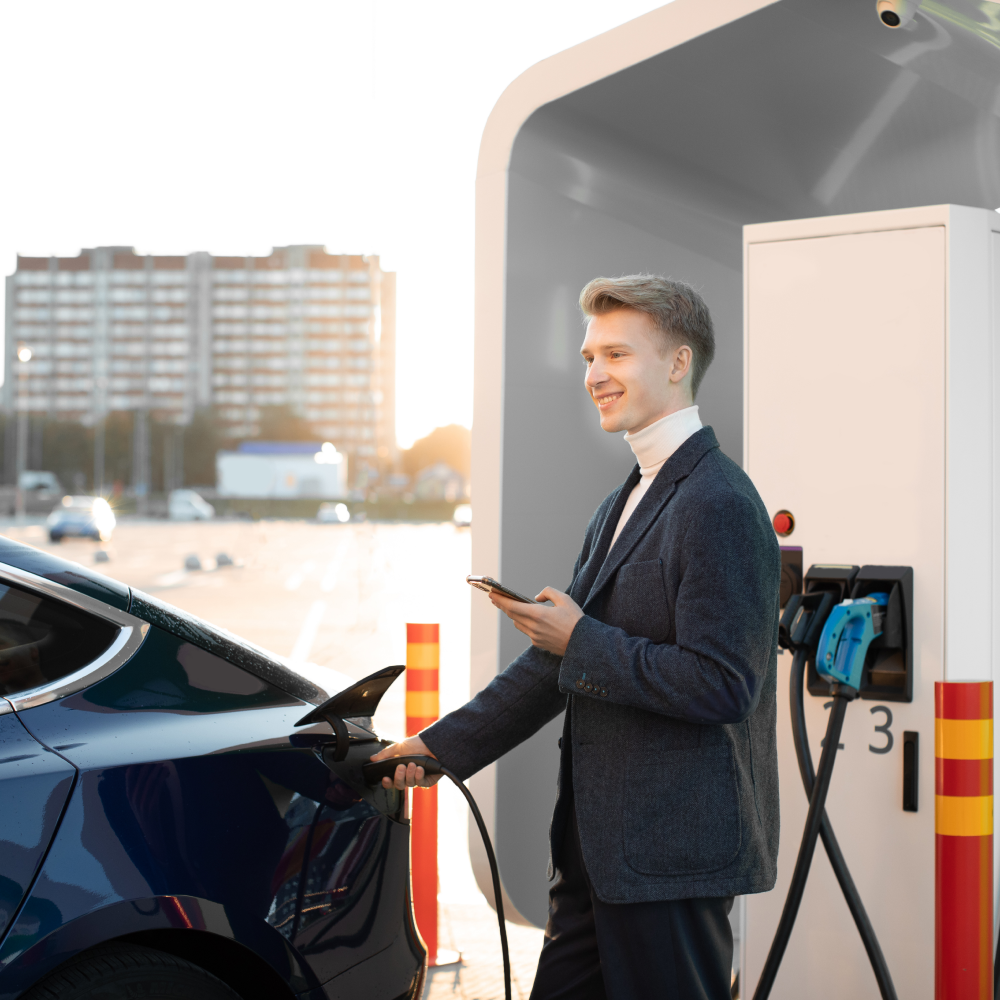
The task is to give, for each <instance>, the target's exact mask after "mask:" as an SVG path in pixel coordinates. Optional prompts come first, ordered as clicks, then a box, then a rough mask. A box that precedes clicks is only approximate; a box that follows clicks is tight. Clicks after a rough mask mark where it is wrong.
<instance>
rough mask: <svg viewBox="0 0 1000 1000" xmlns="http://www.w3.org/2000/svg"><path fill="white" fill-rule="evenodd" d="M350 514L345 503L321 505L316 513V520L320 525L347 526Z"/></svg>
mask: <svg viewBox="0 0 1000 1000" xmlns="http://www.w3.org/2000/svg"><path fill="white" fill-rule="evenodd" d="M350 519H351V512H350V510H349V509H348V507H347V504H346V503H330V502H329V501H328V502H327V503H321V504H320V505H319V510H318V511H316V520H317V521H319V522H320V523H321V524H347V522H348V521H350Z"/></svg>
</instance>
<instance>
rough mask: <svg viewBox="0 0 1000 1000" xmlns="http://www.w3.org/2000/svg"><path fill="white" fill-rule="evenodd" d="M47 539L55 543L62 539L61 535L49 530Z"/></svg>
mask: <svg viewBox="0 0 1000 1000" xmlns="http://www.w3.org/2000/svg"><path fill="white" fill-rule="evenodd" d="M49 541H50V542H56V543H58V542H61V541H62V535H57V534H55V533H54V532H50V534H49Z"/></svg>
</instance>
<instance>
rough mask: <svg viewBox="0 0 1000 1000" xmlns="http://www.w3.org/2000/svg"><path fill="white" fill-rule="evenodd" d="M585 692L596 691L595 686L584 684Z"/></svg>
mask: <svg viewBox="0 0 1000 1000" xmlns="http://www.w3.org/2000/svg"><path fill="white" fill-rule="evenodd" d="M583 690H584V691H593V690H594V685H593V684H584V686H583Z"/></svg>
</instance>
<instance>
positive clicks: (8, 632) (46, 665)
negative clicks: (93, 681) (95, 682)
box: [0, 583, 118, 694]
mask: <svg viewBox="0 0 1000 1000" xmlns="http://www.w3.org/2000/svg"><path fill="white" fill-rule="evenodd" d="M117 635H118V626H117V625H113V624H111V622H106V621H103V620H102V619H100V618H94V617H93V616H92V615H89V614H87V613H86V612H85V611H80V610H79V609H78V608H74V607H72V605H69V604H64V603H63V602H62V601H57V600H54V599H52V598H51V597H43V596H42V595H40V594H36V593H33V592H32V591H30V590H22V589H21V588H20V587H12V586H10V585H7V584H3V583H0V694H20V693H21V692H23V691H30V690H31V689H32V688H37V687H41V686H42V685H44V684H50V683H51V682H52V681H57V680H59V679H60V678H62V677H65V676H67V675H68V674H71V673H73V672H74V671H76V670H79V669H80V668H81V667H84V666H86V665H87V664H88V663H91V662H92V661H94V660H96V659H97V657H98V656H100V655H101V653H103V652H104V651H105V650H106V649H107V648H108V647H109V646H110V645H111V643H112V642H114V640H115V637H116V636H117Z"/></svg>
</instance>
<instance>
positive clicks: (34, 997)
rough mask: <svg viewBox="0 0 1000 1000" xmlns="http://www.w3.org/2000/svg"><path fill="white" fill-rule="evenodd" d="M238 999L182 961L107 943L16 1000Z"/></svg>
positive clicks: (219, 982) (136, 947) (149, 950)
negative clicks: (19, 999)
mask: <svg viewBox="0 0 1000 1000" xmlns="http://www.w3.org/2000/svg"><path fill="white" fill-rule="evenodd" d="M132 997H142V998H143V1000H239V996H238V994H236V993H234V992H233V991H232V990H231V989H230V988H229V987H228V986H227V985H226V984H225V983H224V982H223V981H222V980H221V979H216V977H215V976H213V975H212V974H211V973H209V972H206V971H205V970H204V969H202V968H199V967H198V966H197V965H193V964H192V963H191V962H186V961H185V960H184V959H183V958H177V957H175V956H174V955H168V954H167V953H166V952H162V951H157V950H156V949H154V948H146V947H145V946H143V945H135V944H110V945H105V946H103V947H100V948H95V949H94V950H93V951H89V952H86V953H85V954H84V955H82V956H81V957H80V958H79V959H78V960H75V961H71V962H70V963H69V964H68V965H65V966H63V967H62V968H60V969H58V970H56V971H55V972H54V973H52V975H51V976H48V977H47V978H46V979H43V980H42V982H40V983H39V984H38V985H37V986H35V987H33V988H32V989H30V990H28V992H27V993H24V994H22V996H21V1000H98V998H100V1000H128V998H132Z"/></svg>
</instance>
